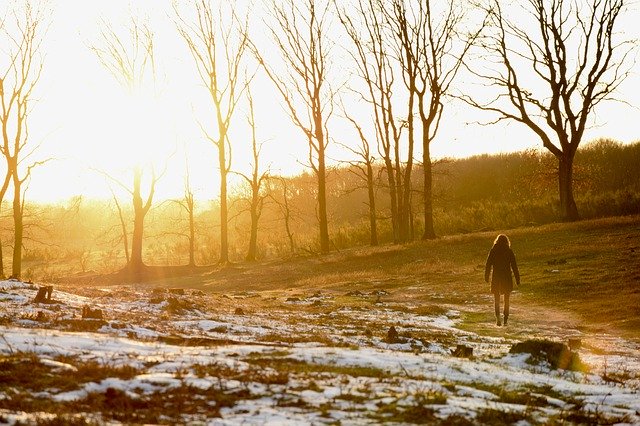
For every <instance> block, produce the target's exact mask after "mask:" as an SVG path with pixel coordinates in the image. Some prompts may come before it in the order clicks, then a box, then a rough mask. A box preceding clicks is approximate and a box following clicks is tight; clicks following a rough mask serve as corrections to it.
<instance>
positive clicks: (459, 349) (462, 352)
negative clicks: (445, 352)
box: [451, 345, 473, 358]
mask: <svg viewBox="0 0 640 426" xmlns="http://www.w3.org/2000/svg"><path fill="white" fill-rule="evenodd" d="M451 355H453V356H455V357H456V358H471V357H472V356H473V348H472V347H470V346H467V345H458V346H456V348H455V349H454V350H452V351H451Z"/></svg>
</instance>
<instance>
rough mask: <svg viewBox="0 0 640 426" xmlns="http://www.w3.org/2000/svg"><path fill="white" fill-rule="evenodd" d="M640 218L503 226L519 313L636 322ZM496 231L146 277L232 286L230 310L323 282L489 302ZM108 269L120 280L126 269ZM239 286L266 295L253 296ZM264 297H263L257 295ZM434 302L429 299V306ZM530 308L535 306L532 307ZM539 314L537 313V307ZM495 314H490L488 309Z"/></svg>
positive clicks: (330, 287)
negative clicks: (489, 260) (488, 273)
mask: <svg viewBox="0 0 640 426" xmlns="http://www.w3.org/2000/svg"><path fill="white" fill-rule="evenodd" d="M639 225H640V217H638V216H631V217H622V218H610V219H600V220H591V221H581V222H575V223H559V224H551V225H545V226H539V227H526V228H519V229H514V230H506V231H501V232H506V233H507V234H508V235H509V237H510V238H511V240H512V244H513V248H514V251H515V253H516V256H517V258H518V262H519V266H520V271H521V274H522V286H521V287H520V288H519V289H518V290H519V291H518V293H516V296H515V297H514V307H515V308H516V309H518V308H521V309H520V311H519V315H520V320H521V321H523V322H526V321H539V318H540V315H539V314H540V312H541V310H546V311H547V314H548V315H543V316H542V318H543V320H544V318H545V317H554V315H556V314H554V313H553V311H556V312H558V313H562V312H564V313H566V314H568V315H576V316H577V318H579V321H580V322H582V323H583V324H584V326H591V327H592V328H601V329H607V330H612V331H614V330H617V331H623V332H624V333H625V334H626V335H629V336H631V337H638V330H640V287H638V282H640V242H639V241H640V226H639ZM496 234H497V231H493V232H482V233H475V234H466V235H457V236H451V237H444V238H441V239H437V240H433V241H420V242H414V243H410V244H406V245H384V246H380V247H373V248H357V249H349V250H343V251H340V252H332V253H329V254H326V255H321V256H307V257H295V258H291V259H288V260H280V261H268V262H267V261H265V262H257V263H238V264H233V265H230V266H225V267H220V266H214V267H208V268H206V267H202V268H198V269H194V270H188V269H185V268H182V269H181V270H180V271H179V272H180V273H182V275H181V274H179V273H178V272H177V271H173V272H172V273H169V272H167V273H165V274H164V276H163V278H162V279H158V276H159V275H160V273H159V272H157V271H155V272H154V274H152V275H150V276H149V277H147V278H148V281H149V284H150V285H154V286H162V287H168V288H171V287H180V288H193V289H200V290H203V291H205V292H206V293H211V292H216V293H217V294H219V295H225V296H226V295H229V297H228V299H227V306H228V309H230V310H231V311H233V309H235V308H236V307H238V306H240V305H242V306H243V307H248V308H249V310H251V309H255V310H260V309H269V308H270V307H274V306H277V307H279V308H281V309H289V310H291V311H299V310H306V311H308V312H313V311H314V310H315V311H320V310H322V309H323V303H322V302H319V303H318V304H317V306H300V305H295V306H287V305H283V304H282V303H280V302H281V301H282V300H283V298H286V297H298V298H304V297H310V296H311V295H313V294H314V293H315V292H317V291H322V293H323V294H325V295H329V296H333V297H336V298H342V299H336V303H340V304H345V305H348V306H354V307H355V306H360V307H364V306H367V304H369V303H371V302H373V301H375V299H373V298H351V300H350V301H349V300H346V299H345V298H344V296H345V295H346V294H347V293H349V292H354V291H360V292H362V293H370V292H372V291H376V290H386V291H387V292H389V295H388V296H385V297H382V301H383V302H392V301H401V302H402V303H403V304H406V305H413V306H417V307H420V306H441V307H443V309H444V308H445V307H446V306H454V307H455V306H456V305H461V304H465V305H469V304H472V305H479V306H483V305H484V306H486V305H487V300H488V297H490V295H489V294H488V285H487V284H485V283H484V280H483V270H484V261H485V258H486V254H487V252H488V250H489V248H490V247H491V244H492V241H493V238H494V237H495V235H496ZM109 278H113V279H117V280H119V281H114V282H113V283H114V284H116V283H117V284H122V281H121V279H122V276H115V275H114V276H111V277H102V278H101V279H100V281H101V282H102V283H103V284H104V283H106V282H108V279H109ZM240 291H242V292H251V293H254V294H257V295H260V296H262V297H256V298H254V300H252V301H249V300H248V297H247V296H243V297H242V298H240V297H239V296H238V295H239V294H241V293H240ZM256 299H258V300H256ZM425 309H427V310H428V308H425ZM530 312H531V313H532V314H529V313H530ZM533 313H535V315H534V314H533ZM489 314H490V313H489Z"/></svg>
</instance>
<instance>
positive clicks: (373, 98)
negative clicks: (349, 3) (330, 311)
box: [338, 0, 401, 243]
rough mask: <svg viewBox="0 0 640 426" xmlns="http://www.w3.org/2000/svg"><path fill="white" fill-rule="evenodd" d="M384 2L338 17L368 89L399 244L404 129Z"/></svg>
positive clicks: (361, 3) (368, 0) (371, 0)
mask: <svg viewBox="0 0 640 426" xmlns="http://www.w3.org/2000/svg"><path fill="white" fill-rule="evenodd" d="M385 4H386V3H385V2H383V1H381V0H358V2H357V4H356V5H355V8H356V10H355V12H356V13H355V16H357V18H356V17H354V16H352V14H351V13H350V12H349V11H348V10H347V9H345V8H339V10H338V15H339V19H340V22H341V23H342V25H343V26H344V28H345V30H346V32H347V34H348V36H349V38H350V39H351V41H352V43H353V46H354V47H355V49H348V51H349V52H350V55H351V57H352V59H353V61H354V63H355V64H356V68H357V72H358V75H359V77H360V78H361V79H362V80H363V81H364V83H365V87H366V89H365V90H364V93H361V94H360V96H362V99H364V100H365V101H366V102H367V103H368V104H369V105H370V106H371V110H372V116H373V124H374V128H375V134H376V139H377V141H378V152H379V153H380V156H381V157H382V159H383V161H384V165H385V171H386V175H387V184H388V189H389V198H390V206H391V226H392V231H393V241H394V243H398V242H400V231H399V227H400V218H399V211H398V210H399V209H398V197H399V194H398V187H397V185H396V172H395V169H396V166H395V165H396V159H397V157H396V152H398V149H396V148H397V147H399V145H400V136H401V134H400V133H401V129H400V127H399V126H398V124H397V120H396V118H395V113H394V108H393V102H392V98H393V87H394V81H395V79H394V73H393V66H392V63H391V61H392V58H391V57H390V55H389V54H388V52H390V51H391V46H390V44H389V40H388V39H389V37H388V33H387V26H386V20H385V13H384V6H385Z"/></svg>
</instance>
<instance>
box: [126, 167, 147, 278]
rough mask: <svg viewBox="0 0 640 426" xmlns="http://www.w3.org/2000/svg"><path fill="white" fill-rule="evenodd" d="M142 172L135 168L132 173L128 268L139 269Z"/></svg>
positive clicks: (142, 217) (142, 230)
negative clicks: (131, 215)
mask: <svg viewBox="0 0 640 426" xmlns="http://www.w3.org/2000/svg"><path fill="white" fill-rule="evenodd" d="M141 180H142V172H141V171H140V170H139V169H136V170H135V171H134V174H133V235H132V236H131V259H130V260H129V269H130V270H132V271H139V270H141V269H142V267H143V266H144V264H143V262H142V239H143V236H144V235H143V234H144V216H145V212H144V210H143V207H142V196H141V195H140V184H141Z"/></svg>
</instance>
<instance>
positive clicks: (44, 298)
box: [33, 285, 53, 303]
mask: <svg viewBox="0 0 640 426" xmlns="http://www.w3.org/2000/svg"><path fill="white" fill-rule="evenodd" d="M52 294H53V286H52V285H45V286H40V288H39V289H38V294H36V297H35V298H34V299H33V303H49V302H51V295H52Z"/></svg>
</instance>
